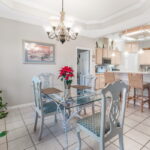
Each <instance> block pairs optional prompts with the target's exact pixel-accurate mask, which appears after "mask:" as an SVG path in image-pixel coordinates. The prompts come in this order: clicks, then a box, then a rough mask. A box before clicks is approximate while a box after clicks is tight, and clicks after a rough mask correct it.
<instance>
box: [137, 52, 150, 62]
mask: <svg viewBox="0 0 150 150" xmlns="http://www.w3.org/2000/svg"><path fill="white" fill-rule="evenodd" d="M139 65H150V50H145V51H144V53H143V54H140V55H139Z"/></svg>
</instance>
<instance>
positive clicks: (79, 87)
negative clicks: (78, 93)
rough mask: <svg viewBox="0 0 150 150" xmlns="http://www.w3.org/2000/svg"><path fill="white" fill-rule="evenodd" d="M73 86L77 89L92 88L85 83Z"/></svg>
mask: <svg viewBox="0 0 150 150" xmlns="http://www.w3.org/2000/svg"><path fill="white" fill-rule="evenodd" d="M71 87H72V88H76V89H80V90H84V89H90V88H91V87H90V86H85V85H72V86H71Z"/></svg>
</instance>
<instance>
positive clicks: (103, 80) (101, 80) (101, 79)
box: [100, 74, 105, 89]
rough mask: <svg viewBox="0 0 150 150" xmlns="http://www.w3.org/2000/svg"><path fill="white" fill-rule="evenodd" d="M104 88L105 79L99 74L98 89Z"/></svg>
mask: <svg viewBox="0 0 150 150" xmlns="http://www.w3.org/2000/svg"><path fill="white" fill-rule="evenodd" d="M104 87H105V77H104V74H100V89H102V88H104Z"/></svg>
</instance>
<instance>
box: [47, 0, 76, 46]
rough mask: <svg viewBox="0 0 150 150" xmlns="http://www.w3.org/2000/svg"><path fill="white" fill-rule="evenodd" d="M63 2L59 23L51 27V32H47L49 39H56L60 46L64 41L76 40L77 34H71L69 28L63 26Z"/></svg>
mask: <svg viewBox="0 0 150 150" xmlns="http://www.w3.org/2000/svg"><path fill="white" fill-rule="evenodd" d="M64 21H65V12H64V0H62V11H61V12H60V22H59V24H58V25H57V26H52V31H47V35H48V37H49V38H50V39H56V40H58V41H60V42H61V43H62V44H63V43H64V42H66V41H70V40H76V38H77V36H78V33H77V32H73V31H72V30H71V28H70V27H67V26H65V23H64Z"/></svg>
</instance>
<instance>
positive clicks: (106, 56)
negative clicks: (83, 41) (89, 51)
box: [103, 49, 108, 58]
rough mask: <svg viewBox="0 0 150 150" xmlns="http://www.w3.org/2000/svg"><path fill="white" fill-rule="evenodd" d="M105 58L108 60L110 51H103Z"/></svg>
mask: <svg viewBox="0 0 150 150" xmlns="http://www.w3.org/2000/svg"><path fill="white" fill-rule="evenodd" d="M103 58H108V50H107V49H103Z"/></svg>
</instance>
